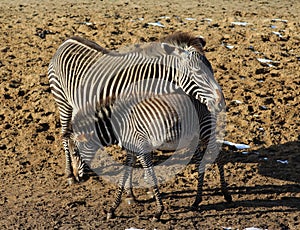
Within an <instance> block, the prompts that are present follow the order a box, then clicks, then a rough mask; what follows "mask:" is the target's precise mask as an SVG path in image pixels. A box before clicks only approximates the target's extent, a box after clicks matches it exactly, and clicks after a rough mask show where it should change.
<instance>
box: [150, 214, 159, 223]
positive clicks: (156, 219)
mask: <svg viewBox="0 0 300 230" xmlns="http://www.w3.org/2000/svg"><path fill="white" fill-rule="evenodd" d="M159 220H160V215H159V216H158V215H155V216H153V218H152V222H158V221H159Z"/></svg>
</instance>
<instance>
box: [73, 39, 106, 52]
mask: <svg viewBox="0 0 300 230" xmlns="http://www.w3.org/2000/svg"><path fill="white" fill-rule="evenodd" d="M70 39H72V40H75V41H77V42H79V43H81V44H83V45H86V46H88V47H89V48H91V49H94V50H96V51H98V52H101V53H103V54H107V53H109V52H110V51H109V50H107V49H105V48H103V47H102V46H100V45H98V44H97V43H96V42H93V41H90V40H88V39H85V38H81V37H78V36H74V37H71V38H70Z"/></svg>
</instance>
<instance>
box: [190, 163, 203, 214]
mask: <svg viewBox="0 0 300 230" xmlns="http://www.w3.org/2000/svg"><path fill="white" fill-rule="evenodd" d="M203 179H204V170H200V169H199V172H198V185H197V194H196V199H195V201H194V203H193V204H192V210H194V211H196V210H198V206H199V204H200V203H201V201H202V187H203Z"/></svg>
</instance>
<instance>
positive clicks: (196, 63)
mask: <svg viewBox="0 0 300 230" xmlns="http://www.w3.org/2000/svg"><path fill="white" fill-rule="evenodd" d="M162 42H163V43H166V44H167V45H169V46H171V47H173V49H172V48H170V47H169V48H167V45H165V48H164V49H165V50H171V51H172V53H173V55H176V56H180V62H179V65H178V67H177V68H179V70H180V73H181V74H180V77H179V79H178V82H179V85H180V86H181V88H182V89H183V90H184V91H185V92H186V93H187V94H189V95H191V96H193V97H195V98H196V99H198V100H199V101H200V102H201V103H204V104H206V105H207V107H208V109H209V111H210V112H216V113H218V112H220V111H222V110H223V109H224V108H225V99H224V95H223V93H222V89H221V87H220V85H219V84H218V83H217V81H216V79H215V77H214V74H213V69H212V66H211V64H210V62H209V61H208V60H207V58H206V57H205V55H204V51H203V48H204V46H205V45H206V41H205V39H204V38H203V37H201V36H197V37H195V36H192V35H190V34H189V33H182V32H177V33H175V34H172V35H170V36H168V37H166V38H164V39H163V40H162ZM169 53H170V52H169ZM171 55H172V54H171Z"/></svg>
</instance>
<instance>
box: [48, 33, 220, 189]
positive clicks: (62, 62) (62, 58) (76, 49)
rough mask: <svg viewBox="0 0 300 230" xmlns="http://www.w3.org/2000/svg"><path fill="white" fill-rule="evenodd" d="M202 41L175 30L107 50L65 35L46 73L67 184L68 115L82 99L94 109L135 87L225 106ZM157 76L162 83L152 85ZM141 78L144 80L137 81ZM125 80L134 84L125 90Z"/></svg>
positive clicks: (71, 173) (110, 141) (70, 174)
mask: <svg viewBox="0 0 300 230" xmlns="http://www.w3.org/2000/svg"><path fill="white" fill-rule="evenodd" d="M204 46H205V40H204V39H203V38H202V37H195V36H192V35H190V34H189V33H183V32H178V33H175V34H173V35H170V36H167V37H166V38H163V39H161V40H160V41H159V42H152V43H149V44H138V45H134V46H133V47H130V48H129V49H127V50H119V51H109V50H107V49H105V48H102V47H101V46H99V45H98V44H96V43H94V42H91V41H89V40H86V39H82V38H79V37H72V38H70V39H67V40H66V41H65V42H64V43H63V44H62V45H61V46H60V47H59V48H58V50H57V51H56V53H55V54H54V56H53V58H52V59H51V61H50V64H49V68H48V77H49V83H50V88H51V91H52V93H53V95H54V99H55V101H56V103H57V105H58V108H59V112H60V121H61V126H62V139H63V141H62V142H63V146H64V150H65V156H66V174H67V178H68V182H69V183H70V184H71V183H74V182H75V181H76V179H75V178H74V169H73V167H72V159H71V157H72V154H74V152H73V153H71V152H70V145H72V142H73V140H72V138H71V136H72V124H71V120H72V116H74V114H75V113H76V111H78V110H80V108H81V107H83V106H84V105H85V103H86V102H89V103H90V104H91V106H92V107H94V108H95V107H96V105H97V103H101V102H102V101H105V100H112V98H117V97H119V96H120V95H121V94H122V95H126V94H127V95H130V94H131V93H132V90H136V89H139V90H141V91H145V89H146V90H147V91H150V92H151V93H154V94H157V95H159V94H164V93H172V92H176V91H177V90H182V91H183V92H185V93H186V94H187V95H190V96H192V97H194V98H195V99H197V100H199V101H200V102H201V103H203V104H205V105H206V106H207V107H208V109H209V110H210V111H214V112H218V111H220V110H221V109H222V108H224V106H225V100H224V96H223V93H222V90H221V88H220V86H219V84H218V83H217V82H216V80H215V78H214V75H213V71H212V67H211V64H210V63H209V61H208V60H207V59H206V57H205V55H204V51H203V47H204ZM158 79H159V80H160V82H162V84H160V83H158V84H157V83H155V84H153V83H154V82H157V80H158ZM145 81H146V82H147V84H146V85H143V84H139V83H140V82H145ZM126 85H135V87H134V89H132V88H130V87H125V88H126V89H124V86H126ZM151 87H152V88H151ZM137 93H139V92H137ZM140 93H141V92H140ZM142 93H143V92H142ZM102 131H104V132H102V136H103V138H102V139H103V141H104V142H105V144H106V145H107V144H114V141H115V140H114V138H111V137H110V136H109V135H108V134H107V133H106V131H105V130H102ZM74 155H76V154H74ZM82 164H83V163H81V165H82ZM82 168H84V167H82ZM79 175H83V173H79ZM77 179H78V177H77ZM79 179H80V178H79Z"/></svg>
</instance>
